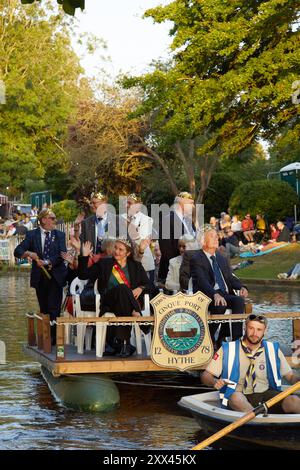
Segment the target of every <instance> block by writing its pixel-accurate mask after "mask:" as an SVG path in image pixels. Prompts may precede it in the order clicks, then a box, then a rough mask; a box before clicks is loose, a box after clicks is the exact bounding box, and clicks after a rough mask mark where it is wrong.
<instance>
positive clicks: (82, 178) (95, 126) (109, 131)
mask: <svg viewBox="0 0 300 470" xmlns="http://www.w3.org/2000/svg"><path fill="white" fill-rule="evenodd" d="M101 96H102V98H101V100H96V99H89V100H85V101H82V102H81V104H80V106H79V108H78V110H77V113H75V116H74V118H73V121H72V122H71V123H70V126H69V134H68V141H67V147H66V148H67V150H68V152H69V155H70V157H69V158H70V173H71V176H72V179H73V182H72V186H71V187H72V188H73V190H75V191H76V192H77V196H78V197H82V196H87V195H89V193H90V192H91V190H94V189H95V188H99V189H101V190H102V191H104V192H107V193H110V194H124V193H126V192H129V191H131V192H132V191H136V185H137V184H138V182H139V179H140V178H141V175H142V174H143V173H144V172H145V171H146V170H148V169H150V168H151V165H152V163H151V161H150V160H149V158H148V157H147V154H146V153H145V152H144V151H143V150H141V151H140V149H139V140H140V137H141V136H142V135H143V133H144V132H145V127H146V126H147V123H146V121H144V119H142V118H135V119H128V115H129V114H130V113H131V112H132V110H133V109H134V108H135V106H136V102H137V97H136V96H135V95H134V94H133V93H130V94H129V93H124V91H123V90H120V89H118V87H110V86H103V87H102V89H101Z"/></svg>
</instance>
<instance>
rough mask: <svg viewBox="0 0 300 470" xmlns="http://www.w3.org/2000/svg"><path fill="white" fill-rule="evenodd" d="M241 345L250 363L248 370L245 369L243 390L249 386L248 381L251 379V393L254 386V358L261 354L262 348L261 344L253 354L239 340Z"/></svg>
mask: <svg viewBox="0 0 300 470" xmlns="http://www.w3.org/2000/svg"><path fill="white" fill-rule="evenodd" d="M241 346H242V349H243V351H244V353H245V354H246V356H247V357H248V359H249V360H250V365H249V367H248V370H247V372H246V376H245V381H244V386H243V392H245V391H246V390H247V387H248V386H249V383H250V381H251V379H252V393H253V392H254V391H255V387H256V373H255V359H256V358H257V357H258V356H260V355H261V353H262V352H263V350H264V348H263V346H260V347H259V348H258V349H257V351H256V352H255V353H254V354H253V352H252V351H251V349H249V348H247V346H246V345H245V344H244V343H243V341H241Z"/></svg>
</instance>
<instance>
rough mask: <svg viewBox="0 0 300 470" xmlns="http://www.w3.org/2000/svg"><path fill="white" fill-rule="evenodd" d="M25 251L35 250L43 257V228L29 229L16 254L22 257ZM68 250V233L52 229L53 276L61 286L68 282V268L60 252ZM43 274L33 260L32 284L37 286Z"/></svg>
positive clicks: (51, 272)
mask: <svg viewBox="0 0 300 470" xmlns="http://www.w3.org/2000/svg"><path fill="white" fill-rule="evenodd" d="M25 251H33V252H34V253H36V254H37V255H38V257H39V258H40V259H43V250H42V238H41V229H40V228H36V229H35V230H29V231H28V232H27V233H26V238H25V239H24V240H23V241H22V242H21V243H20V244H19V245H18V246H17V247H16V249H15V251H14V256H15V257H16V258H21V257H22V256H23V255H24V253H25ZM62 251H64V252H66V251H67V248H66V235H65V234H64V232H61V231H60V230H52V231H51V244H50V257H49V259H50V262H51V264H52V269H51V271H50V274H51V276H53V278H54V279H55V280H56V282H57V284H58V285H59V286H61V287H62V286H64V285H65V283H66V276H67V268H66V266H65V263H64V260H63V258H62V257H61V256H60V253H61V252H62ZM41 276H44V275H43V273H42V270H41V269H40V268H39V267H38V265H37V264H36V262H35V261H33V262H32V269H31V277H30V285H31V287H37V286H38V284H39V281H40V279H41Z"/></svg>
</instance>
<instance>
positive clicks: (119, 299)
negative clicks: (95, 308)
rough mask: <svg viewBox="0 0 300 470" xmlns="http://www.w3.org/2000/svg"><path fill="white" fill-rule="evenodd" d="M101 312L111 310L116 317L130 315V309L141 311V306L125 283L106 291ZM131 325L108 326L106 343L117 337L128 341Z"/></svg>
mask: <svg viewBox="0 0 300 470" xmlns="http://www.w3.org/2000/svg"><path fill="white" fill-rule="evenodd" d="M101 310H102V313H105V312H112V313H114V314H115V315H116V316H117V317H130V316H131V314H132V311H133V310H135V311H137V312H140V311H141V307H140V305H139V303H138V301H137V300H135V298H134V296H133V293H132V290H131V289H130V288H129V287H127V286H126V285H125V284H120V285H119V286H116V287H113V288H112V289H110V290H109V291H107V292H106V293H105V295H104V299H103V307H102V309H101ZM130 334H131V326H109V327H108V332H107V338H108V343H110V342H111V341H112V340H113V338H115V337H116V338H119V339H121V340H123V341H124V340H126V342H127V343H129V341H130Z"/></svg>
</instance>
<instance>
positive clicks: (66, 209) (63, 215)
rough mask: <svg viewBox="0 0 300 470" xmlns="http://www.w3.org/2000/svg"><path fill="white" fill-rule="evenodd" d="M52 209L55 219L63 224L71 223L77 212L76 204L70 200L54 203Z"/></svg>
mask: <svg viewBox="0 0 300 470" xmlns="http://www.w3.org/2000/svg"><path fill="white" fill-rule="evenodd" d="M52 209H53V212H54V213H55V215H56V217H57V218H58V219H63V220H64V222H73V221H74V220H75V219H76V217H77V215H78V212H79V207H78V206H77V204H76V202H75V201H72V200H70V199H65V200H64V201H60V202H56V203H54V204H53V206H52Z"/></svg>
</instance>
